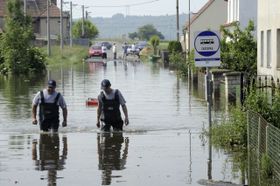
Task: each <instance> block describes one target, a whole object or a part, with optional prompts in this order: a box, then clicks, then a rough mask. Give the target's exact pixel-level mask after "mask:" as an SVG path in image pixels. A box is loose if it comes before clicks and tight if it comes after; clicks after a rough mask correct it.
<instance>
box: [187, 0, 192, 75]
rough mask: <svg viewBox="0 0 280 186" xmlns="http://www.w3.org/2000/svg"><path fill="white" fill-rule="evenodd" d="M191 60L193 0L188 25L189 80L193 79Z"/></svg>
mask: <svg viewBox="0 0 280 186" xmlns="http://www.w3.org/2000/svg"><path fill="white" fill-rule="evenodd" d="M190 60H191V0H189V25H188V62H189V67H188V80H189V81H190V80H191V66H190Z"/></svg>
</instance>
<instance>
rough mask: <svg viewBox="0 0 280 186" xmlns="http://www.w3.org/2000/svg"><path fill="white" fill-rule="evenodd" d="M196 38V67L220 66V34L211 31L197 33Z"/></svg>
mask: <svg viewBox="0 0 280 186" xmlns="http://www.w3.org/2000/svg"><path fill="white" fill-rule="evenodd" d="M194 38H195V39H194V49H195V66H196V67H215V66H220V63H221V57H220V33H219V32H217V31H209V30H207V31H202V32H196V33H195V37H194Z"/></svg>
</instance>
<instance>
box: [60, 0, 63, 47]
mask: <svg viewBox="0 0 280 186" xmlns="http://www.w3.org/2000/svg"><path fill="white" fill-rule="evenodd" d="M62 8H63V0H60V49H63V9H62Z"/></svg>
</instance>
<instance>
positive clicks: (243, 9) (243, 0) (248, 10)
mask: <svg viewBox="0 0 280 186" xmlns="http://www.w3.org/2000/svg"><path fill="white" fill-rule="evenodd" d="M226 1H227V2H228V14H227V23H226V25H225V26H228V27H230V26H231V24H232V23H235V22H239V24H240V28H241V29H244V28H245V27H247V26H248V23H249V21H250V20H252V21H253V22H254V24H255V27H257V11H258V9H257V4H258V3H257V0H226ZM255 36H256V35H255Z"/></svg>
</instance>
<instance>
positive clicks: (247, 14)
mask: <svg viewBox="0 0 280 186" xmlns="http://www.w3.org/2000/svg"><path fill="white" fill-rule="evenodd" d="M257 2H258V1H257V0H246V1H244V0H239V4H240V6H239V9H240V10H239V14H240V15H239V22H240V26H241V28H245V27H247V25H248V23H249V20H252V21H254V24H255V26H257V14H258V12H257V11H258V6H257V5H258V3H257Z"/></svg>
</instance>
